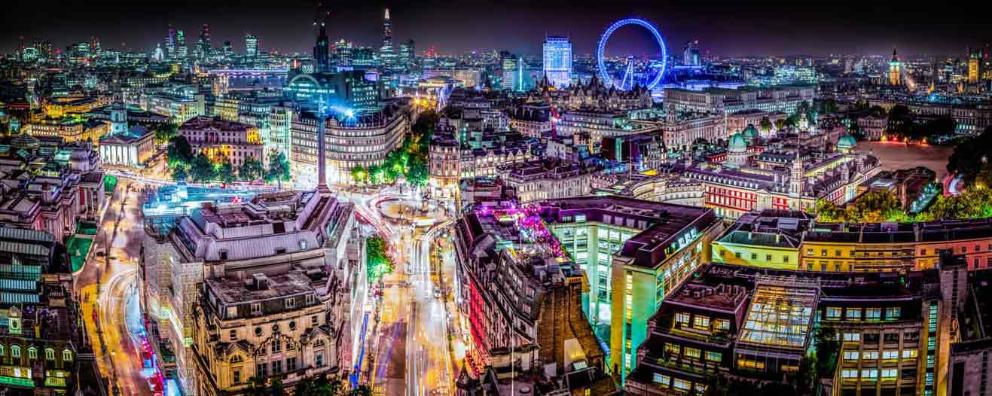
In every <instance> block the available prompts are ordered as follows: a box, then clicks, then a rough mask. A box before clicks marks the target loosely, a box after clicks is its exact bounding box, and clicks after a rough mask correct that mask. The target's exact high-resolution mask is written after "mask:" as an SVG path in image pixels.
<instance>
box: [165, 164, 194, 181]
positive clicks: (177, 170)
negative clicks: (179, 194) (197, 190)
mask: <svg viewBox="0 0 992 396" xmlns="http://www.w3.org/2000/svg"><path fill="white" fill-rule="evenodd" d="M170 174H171V175H172V180H174V181H177V182H181V181H185V180H186V178H187V177H189V174H188V173H187V172H186V167H185V166H177V167H174V168H172V171H171V172H170Z"/></svg>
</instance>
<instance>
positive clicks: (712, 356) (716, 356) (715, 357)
mask: <svg viewBox="0 0 992 396" xmlns="http://www.w3.org/2000/svg"><path fill="white" fill-rule="evenodd" d="M706 360H708V361H711V362H717V363H719V362H720V361H721V360H723V354H722V353H720V352H713V351H706Z"/></svg>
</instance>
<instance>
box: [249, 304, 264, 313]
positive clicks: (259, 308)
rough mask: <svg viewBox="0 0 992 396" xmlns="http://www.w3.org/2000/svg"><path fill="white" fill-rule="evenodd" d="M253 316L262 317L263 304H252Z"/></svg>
mask: <svg viewBox="0 0 992 396" xmlns="http://www.w3.org/2000/svg"><path fill="white" fill-rule="evenodd" d="M251 314H252V315H261V314H262V303H251Z"/></svg>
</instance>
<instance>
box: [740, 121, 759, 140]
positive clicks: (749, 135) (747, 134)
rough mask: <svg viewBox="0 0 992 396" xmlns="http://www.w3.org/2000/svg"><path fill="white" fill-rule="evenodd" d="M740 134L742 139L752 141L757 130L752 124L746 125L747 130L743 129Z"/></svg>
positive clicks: (756, 134)
mask: <svg viewBox="0 0 992 396" xmlns="http://www.w3.org/2000/svg"><path fill="white" fill-rule="evenodd" d="M741 134H742V135H744V139H747V140H753V139H754V138H756V137H758V128H755V127H754V125H752V124H748V125H747V128H744V131H742V132H741Z"/></svg>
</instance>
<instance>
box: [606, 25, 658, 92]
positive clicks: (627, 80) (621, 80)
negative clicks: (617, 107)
mask: <svg viewBox="0 0 992 396" xmlns="http://www.w3.org/2000/svg"><path fill="white" fill-rule="evenodd" d="M625 26H639V27H641V28H643V29H645V30H647V32H648V33H650V34H651V36H652V38H653V39H654V42H655V43H656V44H657V46H658V50H657V52H655V53H654V55H653V56H651V57H649V58H648V59H640V60H639V59H637V58H635V57H634V56H627V57H626V58H625V59H623V60H620V61H619V62H612V63H611V64H608V63H607V61H608V59H607V58H606V53H605V52H606V46H607V44H609V41H610V38H611V37H612V36H613V33H614V32H616V31H617V30H618V29H620V28H622V27H625ZM596 63H597V66H598V67H599V77H600V79H602V80H603V83H604V84H606V85H607V86H614V87H617V88H619V89H622V90H630V89H633V88H634V87H635V86H643V87H646V88H647V89H649V90H653V89H654V88H655V87H657V86H658V84H659V83H661V78H662V77H663V76H664V75H665V69H666V68H667V67H668V49H667V48H666V47H665V40H664V39H663V38H662V37H661V33H659V32H658V29H657V28H655V26H654V25H652V24H651V23H650V22H648V21H645V20H643V19H639V18H627V19H621V20H619V21H616V22H614V23H613V24H612V25H610V27H608V28H607V29H606V31H605V32H603V35H602V36H601V37H600V38H599V45H598V46H597V47H596ZM608 66H613V67H612V68H609V67H608Z"/></svg>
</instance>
